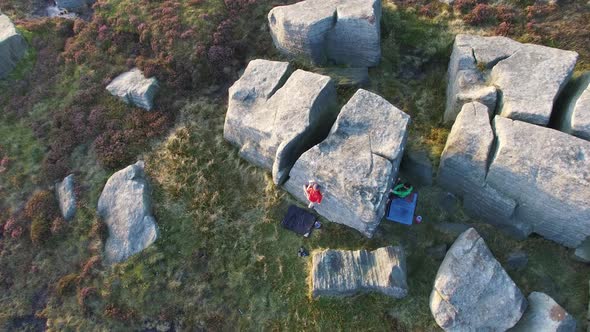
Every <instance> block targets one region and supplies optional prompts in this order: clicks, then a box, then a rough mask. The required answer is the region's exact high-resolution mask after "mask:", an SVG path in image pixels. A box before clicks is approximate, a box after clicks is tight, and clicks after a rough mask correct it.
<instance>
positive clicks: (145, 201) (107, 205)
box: [97, 161, 158, 263]
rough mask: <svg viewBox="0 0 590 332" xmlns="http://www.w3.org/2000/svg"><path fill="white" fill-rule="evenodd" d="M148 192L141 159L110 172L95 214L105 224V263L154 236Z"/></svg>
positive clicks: (130, 252)
mask: <svg viewBox="0 0 590 332" xmlns="http://www.w3.org/2000/svg"><path fill="white" fill-rule="evenodd" d="M151 209H152V204H151V193H150V190H149V185H148V182H147V180H146V178H145V173H144V163H143V161H138V162H137V163H135V164H133V165H131V166H128V167H126V168H124V169H122V170H120V171H118V172H116V173H115V174H113V175H112V176H111V177H110V178H109V180H108V181H107V183H106V184H105V186H104V189H103V190H102V193H101V194H100V198H99V199H98V209H97V211H98V215H99V216H100V217H101V218H102V220H103V221H104V222H105V224H106V225H107V227H108V228H109V237H108V238H107V241H106V244H105V256H106V261H107V262H108V263H119V262H122V261H124V260H126V259H127V258H129V257H130V256H132V255H134V254H136V253H138V252H140V251H142V250H143V249H145V248H147V247H148V246H150V245H151V244H152V243H154V241H156V238H157V237H158V227H157V226H156V219H155V218H154V217H153V216H152V214H151Z"/></svg>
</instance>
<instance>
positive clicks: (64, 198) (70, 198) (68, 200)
mask: <svg viewBox="0 0 590 332" xmlns="http://www.w3.org/2000/svg"><path fill="white" fill-rule="evenodd" d="M55 191H56V196H57V199H58V201H59V209H60V210H61V215H62V216H63V218H64V219H65V220H66V221H70V220H71V219H72V218H74V215H75V214H76V193H75V192H74V175H73V174H70V175H68V176H67V177H66V178H65V179H64V180H63V181H62V182H60V183H58V184H57V185H56V187H55Z"/></svg>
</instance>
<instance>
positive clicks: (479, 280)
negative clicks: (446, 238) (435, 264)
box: [430, 228, 527, 331]
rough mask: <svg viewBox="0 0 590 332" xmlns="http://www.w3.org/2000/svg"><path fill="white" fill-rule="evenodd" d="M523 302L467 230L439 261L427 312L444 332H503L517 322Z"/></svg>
mask: <svg viewBox="0 0 590 332" xmlns="http://www.w3.org/2000/svg"><path fill="white" fill-rule="evenodd" d="M526 307H527V301H526V299H525V298H524V296H523V295H522V293H521V292H520V290H519V289H518V287H516V285H515V284H514V282H513V281H512V279H510V277H509V276H508V274H507V273H506V271H504V269H503V268H502V266H501V265H500V263H498V261H497V260H496V259H495V258H494V256H493V255H492V253H491V252H490V250H489V249H488V247H487V246H486V244H485V242H484V240H483V239H482V238H481V237H480V236H479V234H478V233H477V232H476V231H475V230H474V229H473V228H470V229H468V230H467V231H465V232H464V233H463V234H461V235H460V236H459V237H458V238H457V240H456V241H455V243H454V244H453V246H451V248H450V249H449V251H448V252H447V255H446V257H445V259H444V260H443V262H442V264H441V266H440V268H439V270H438V273H437V275H436V280H435V281H434V289H433V290H432V293H431V295H430V310H431V311H432V314H433V316H434V319H435V320H436V323H437V324H438V325H439V326H440V327H441V328H443V330H445V331H506V330H507V329H509V328H511V327H513V326H514V325H515V324H516V323H517V322H518V321H519V320H520V318H521V316H522V314H523V312H524V311H525V309H526Z"/></svg>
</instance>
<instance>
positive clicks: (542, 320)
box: [510, 292, 576, 332]
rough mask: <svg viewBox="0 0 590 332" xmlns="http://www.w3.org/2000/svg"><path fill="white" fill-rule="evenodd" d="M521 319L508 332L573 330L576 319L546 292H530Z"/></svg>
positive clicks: (559, 331)
mask: <svg viewBox="0 0 590 332" xmlns="http://www.w3.org/2000/svg"><path fill="white" fill-rule="evenodd" d="M528 300H529V306H528V308H527V310H526V311H525V313H524V315H523V316H522V319H521V320H520V321H519V322H518V324H516V326H514V328H512V329H510V332H575V331H576V320H575V319H574V318H573V317H572V316H571V315H570V314H568V313H567V312H566V311H565V310H564V309H563V308H562V307H561V306H560V305H559V304H557V303H556V302H555V300H553V299H552V298H551V297H549V296H548V295H547V294H544V293H539V292H532V293H531V294H530V295H529V297H528Z"/></svg>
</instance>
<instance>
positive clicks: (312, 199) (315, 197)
mask: <svg viewBox="0 0 590 332" xmlns="http://www.w3.org/2000/svg"><path fill="white" fill-rule="evenodd" d="M303 191H304V192H305V197H307V199H308V200H309V205H308V206H307V207H308V208H310V209H313V207H314V206H315V205H316V204H320V203H321V202H322V198H323V196H322V193H321V192H320V186H319V185H318V184H317V183H316V182H315V181H309V183H308V184H307V185H303Z"/></svg>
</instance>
